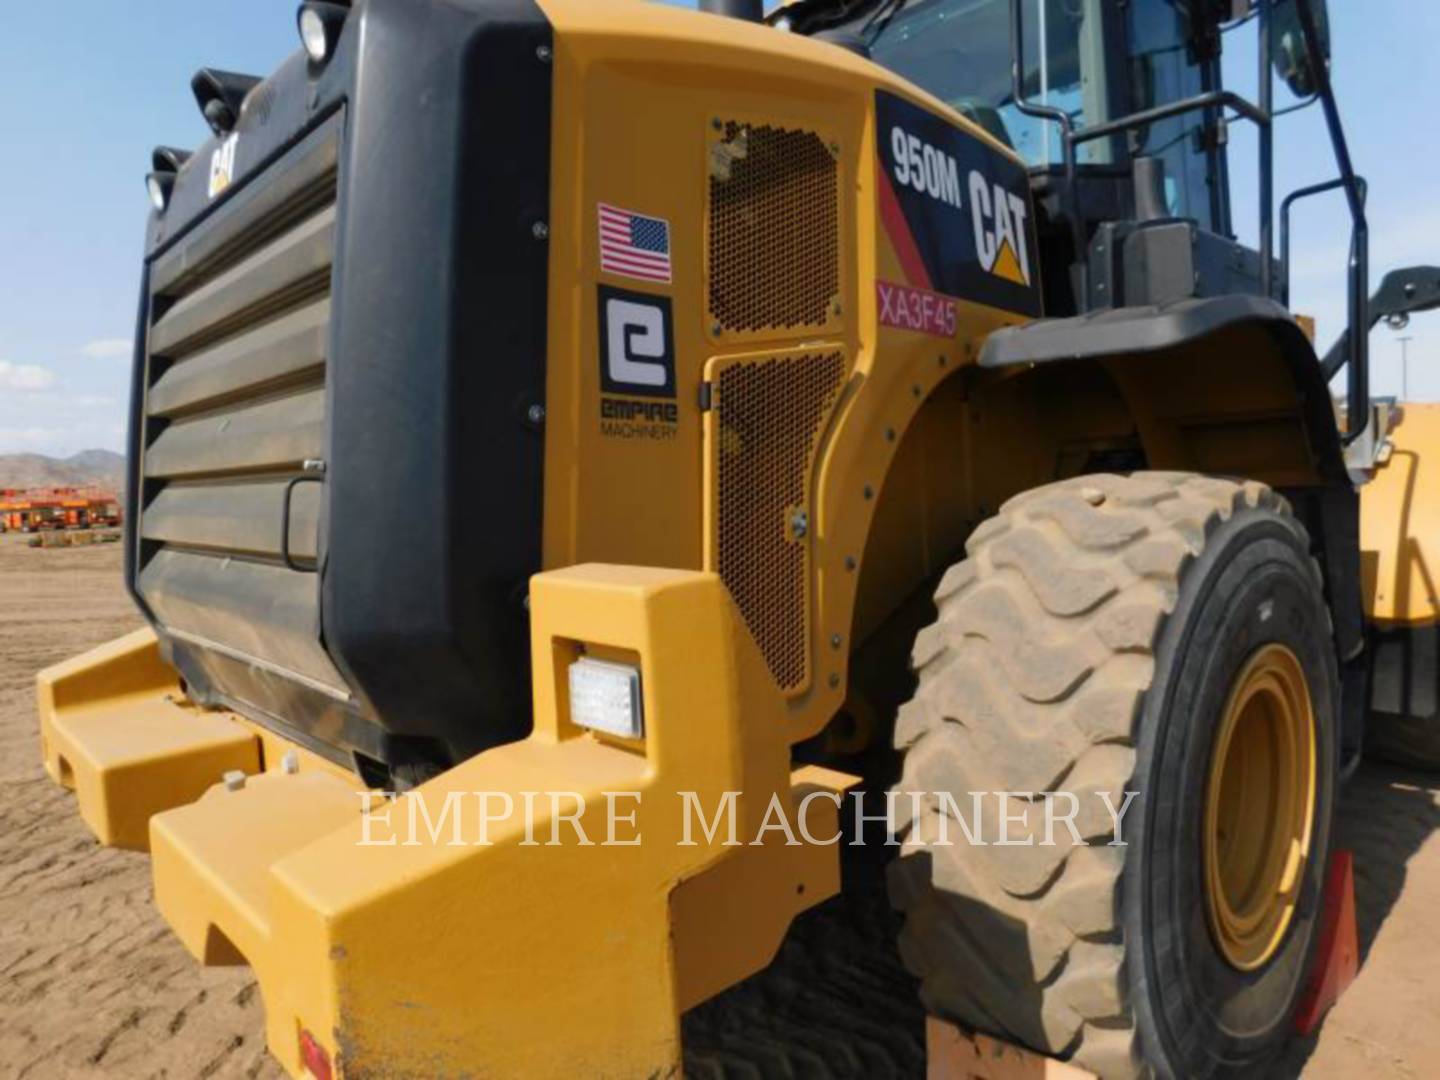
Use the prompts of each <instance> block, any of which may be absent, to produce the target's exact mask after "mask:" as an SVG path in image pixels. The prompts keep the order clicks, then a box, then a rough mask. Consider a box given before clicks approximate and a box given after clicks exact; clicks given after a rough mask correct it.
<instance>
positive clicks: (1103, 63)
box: [770, 0, 1372, 445]
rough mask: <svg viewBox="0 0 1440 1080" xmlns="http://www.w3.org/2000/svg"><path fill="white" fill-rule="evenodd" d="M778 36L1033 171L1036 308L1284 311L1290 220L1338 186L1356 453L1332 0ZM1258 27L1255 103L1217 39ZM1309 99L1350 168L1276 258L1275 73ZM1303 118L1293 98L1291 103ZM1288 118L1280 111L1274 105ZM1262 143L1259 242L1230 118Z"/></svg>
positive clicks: (827, 18) (861, 25) (836, 1)
mask: <svg viewBox="0 0 1440 1080" xmlns="http://www.w3.org/2000/svg"><path fill="white" fill-rule="evenodd" d="M770 21H771V22H772V23H773V24H774V25H776V26H777V27H781V28H785V29H789V30H791V31H794V32H796V33H802V34H807V35H810V36H813V37H816V38H820V39H823V40H829V41H832V42H834V43H836V44H839V45H842V46H843V47H846V48H849V49H851V50H853V51H855V52H858V53H860V54H862V55H864V56H866V57H868V58H869V59H871V60H873V61H874V62H876V63H878V64H881V65H883V66H885V67H887V68H889V69H891V70H892V71H894V72H895V73H896V74H898V75H900V76H902V77H904V78H905V79H907V80H909V81H910V82H912V83H914V84H916V85H917V86H919V87H921V88H923V89H925V90H928V91H929V92H930V93H932V94H933V95H935V96H936V97H938V98H940V99H941V100H942V101H944V102H946V103H947V104H949V105H950V106H951V107H952V108H953V109H955V110H956V111H957V112H959V113H961V114H962V115H964V116H967V117H968V118H969V119H971V120H973V121H974V122H975V123H977V124H978V125H979V126H980V127H982V128H984V129H986V130H987V131H989V132H990V133H991V134H992V135H994V136H995V137H996V138H997V139H999V140H1000V141H1002V142H1004V143H1006V144H1008V145H1009V146H1010V147H1012V148H1013V149H1014V150H1015V151H1016V152H1017V153H1018V154H1019V155H1020V156H1021V157H1022V158H1023V159H1024V160H1025V161H1026V162H1027V164H1028V165H1029V167H1030V181H1031V188H1032V191H1033V193H1034V195H1035V200H1036V226H1037V231H1038V235H1039V243H1040V257H1041V264H1042V282H1043V287H1044V290H1045V291H1044V304H1045V313H1046V315H1047V316H1049V317H1052V318H1054V317H1060V318H1064V317H1067V316H1083V315H1085V314H1086V313H1089V312H1095V311H1102V310H1105V309H1109V308H1115V307H1142V306H1143V307H1155V306H1162V307H1163V306H1165V305H1170V304H1175V303H1178V302H1182V301H1189V300H1201V299H1205V298H1219V297H1236V296H1241V297H1244V296H1249V297H1252V298H1254V299H1255V300H1256V301H1258V302H1260V303H1262V304H1265V305H1270V306H1273V308H1274V309H1275V310H1274V313H1275V314H1276V315H1278V316H1279V317H1281V318H1289V316H1288V314H1287V313H1285V312H1284V310H1283V305H1285V304H1286V303H1288V291H1289V288H1288V279H1289V266H1288V236H1287V233H1288V228H1287V226H1288V214H1289V210H1290V206H1291V205H1292V204H1293V203H1294V202H1295V201H1296V200H1297V199H1301V198H1305V197H1308V196H1311V195H1316V194H1319V193H1321V192H1324V191H1331V190H1336V189H1343V191H1344V193H1345V196H1346V201H1347V204H1348V207H1349V210H1350V215H1351V220H1352V243H1351V258H1350V266H1349V272H1350V281H1349V288H1350V296H1351V300H1350V310H1349V313H1348V319H1347V330H1346V333H1345V334H1344V335H1342V337H1341V339H1340V340H1339V341H1338V342H1337V343H1336V345H1335V347H1334V348H1333V349H1332V350H1331V351H1330V354H1329V355H1327V356H1326V358H1325V360H1324V362H1323V373H1324V376H1325V379H1326V380H1327V381H1328V380H1329V379H1330V378H1331V377H1333V376H1334V375H1335V374H1336V373H1337V372H1338V371H1339V370H1340V369H1341V368H1342V367H1347V366H1348V388H1347V398H1348V402H1347V415H1348V416H1349V417H1351V418H1354V419H1353V420H1352V421H1351V423H1350V424H1349V425H1348V426H1347V430H1346V432H1345V433H1344V441H1345V443H1346V445H1349V444H1350V443H1351V442H1354V441H1355V440H1357V439H1358V438H1359V437H1360V436H1361V435H1362V434H1363V431H1364V430H1365V427H1366V420H1365V419H1364V418H1366V417H1368V416H1369V415H1370V405H1369V384H1368V367H1369V357H1368V348H1367V344H1366V334H1365V333H1364V330H1365V329H1368V327H1369V325H1370V324H1371V321H1372V320H1371V319H1370V318H1369V311H1368V306H1369V297H1368V273H1369V270H1368V253H1367V232H1366V224H1365V215H1364V181H1363V179H1361V178H1360V177H1358V176H1357V175H1356V174H1355V172H1354V169H1353V168H1352V166H1351V163H1350V155H1349V150H1348V148H1347V146H1346V143H1345V137H1344V132H1343V129H1342V127H1341V124H1340V120H1339V114H1338V111H1337V108H1336V105H1335V98H1334V93H1333V90H1332V88H1331V86H1330V79H1329V70H1328V64H1329V41H1328V19H1327V16H1326V12H1325V5H1324V2H1323V0H1192V2H1189V3H1180V2H1178V0H1128V2H1125V3H1120V2H1117V0H849V2H842V0H793V2H791V3H789V4H788V5H786V6H785V7H783V8H781V9H780V10H779V11H777V12H775V13H774V14H773V15H772V16H771V20H770ZM1247 24H1253V26H1254V28H1255V33H1256V38H1257V55H1258V57H1259V58H1260V76H1259V78H1258V80H1257V83H1258V91H1259V93H1258V99H1257V101H1256V102H1251V101H1248V100H1246V99H1245V98H1242V97H1241V96H1240V95H1238V94H1236V93H1233V92H1231V91H1227V90H1226V89H1224V87H1223V85H1222V78H1221V63H1220V57H1221V50H1222V44H1223V42H1224V38H1225V36H1226V35H1227V34H1229V33H1230V32H1231V31H1233V30H1236V29H1238V28H1239V27H1241V26H1244V25H1247ZM1272 69H1273V73H1274V74H1278V75H1279V76H1280V77H1281V79H1283V81H1284V82H1285V83H1286V84H1287V85H1288V86H1289V87H1290V89H1291V91H1292V92H1294V93H1295V94H1296V96H1297V97H1298V98H1300V99H1302V100H1301V101H1300V103H1299V104H1300V105H1309V104H1313V103H1318V104H1319V105H1321V106H1322V107H1323V110H1324V113H1325V119H1326V125H1327V128H1328V129H1329V133H1330V138H1331V143H1332V145H1333V148H1334V151H1335V160H1336V165H1337V167H1338V173H1339V175H1338V176H1337V177H1336V178H1335V179H1334V180H1331V181H1328V182H1325V183H1322V184H1315V185H1311V186H1310V187H1307V188H1302V189H1300V190H1299V191H1296V192H1293V193H1291V194H1290V195H1289V196H1287V197H1286V198H1285V199H1284V200H1283V201H1282V202H1281V208H1280V219H1281V221H1280V238H1281V239H1280V249H1281V250H1280V252H1279V256H1280V257H1279V259H1278V260H1277V259H1275V258H1274V254H1273V249H1274V240H1273V232H1274V229H1273V224H1274V211H1275V207H1274V203H1275V198H1274V190H1273V183H1274V177H1273V122H1274V119H1275V118H1276V116H1278V115H1279V113H1278V112H1276V111H1275V110H1274V108H1273V107H1272V95H1273V82H1274V78H1273V74H1272ZM1296 107H1299V106H1296ZM1283 111H1289V110H1283ZM1234 119H1243V120H1245V121H1248V122H1250V123H1253V124H1254V125H1255V127H1256V130H1257V133H1258V137H1257V142H1258V163H1257V164H1258V170H1257V171H1258V173H1259V178H1258V189H1259V190H1258V195H1259V198H1258V203H1259V223H1258V224H1259V228H1258V235H1259V250H1258V251H1256V250H1255V249H1252V248H1249V247H1247V246H1245V245H1243V244H1241V243H1239V242H1238V241H1237V240H1236V238H1235V233H1234V228H1233V223H1232V220H1231V207H1230V190H1229V169H1228V163H1227V160H1226V144H1227V141H1228V139H1227V125H1228V123H1229V122H1230V121H1231V120H1234Z"/></svg>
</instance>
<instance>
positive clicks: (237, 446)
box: [137, 123, 346, 696]
mask: <svg viewBox="0 0 1440 1080" xmlns="http://www.w3.org/2000/svg"><path fill="white" fill-rule="evenodd" d="M337 142H338V125H336V124H333V123H332V124H331V125H329V126H328V127H327V128H324V129H321V130H319V131H317V132H315V133H314V134H313V135H312V136H311V137H309V138H308V139H307V140H306V141H304V142H303V143H302V144H301V145H300V146H298V147H297V148H296V149H295V150H294V151H292V153H291V154H290V155H289V156H288V157H287V158H284V159H282V160H281V162H279V163H277V164H276V165H274V166H272V167H271V168H270V169H269V170H268V171H266V172H264V173H261V174H260V175H259V176H257V177H255V178H254V179H253V180H252V181H250V182H249V183H248V184H247V185H246V187H245V188H244V189H241V190H239V191H237V192H236V193H234V195H233V196H232V197H231V198H230V200H229V202H228V203H227V205H226V206H225V207H223V208H222V212H221V213H218V214H216V215H215V217H214V218H213V219H211V220H207V221H203V222H201V223H200V224H199V225H198V226H197V227H196V229H195V230H194V231H193V234H192V235H189V236H186V237H185V238H183V239H182V240H181V241H179V242H178V243H177V244H176V245H175V246H174V247H172V248H171V249H170V250H169V251H167V252H166V253H165V254H164V255H162V256H161V257H160V258H159V259H158V260H157V261H156V262H155V264H154V265H153V266H152V269H151V296H150V326H149V331H148V335H147V341H146V346H147V367H146V392H145V401H144V406H143V413H142V422H143V424H144V444H143V448H142V452H141V469H142V480H143V485H142V501H141V505H140V512H139V517H138V527H139V535H140V538H141V541H142V543H141V559H140V565H139V567H138V580H137V584H138V587H139V590H140V593H141V595H142V596H143V597H144V599H145V601H146V603H147V604H148V606H149V607H150V609H151V610H152V611H153V612H154V614H155V616H156V617H157V619H158V620H159V621H160V623H161V624H162V626H163V627H164V629H165V630H166V631H167V632H170V633H172V634H174V635H176V636H179V637H182V638H186V639H188V640H191V641H195V642H198V643H202V644H204V645H206V646H210V647H213V648H215V649H216V650H218V651H220V652H223V653H225V654H228V655H231V656H238V657H240V658H243V659H245V660H247V661H249V662H251V663H253V664H255V665H258V666H260V667H265V668H268V669H270V670H274V671H279V672H284V673H287V674H292V675H295V676H298V677H300V679H301V680H303V681H307V682H309V683H311V684H313V685H318V686H321V687H327V688H330V689H331V690H332V691H333V692H334V693H335V694H336V695H339V696H343V695H344V694H345V693H346V691H345V683H344V680H343V679H342V677H341V676H340V674H339V672H338V671H337V670H336V669H335V668H334V666H333V665H332V663H331V662H330V659H329V657H328V656H327V655H326V653H325V650H324V646H323V645H322V644H321V641H320V614H319V586H318V580H319V579H318V577H317V575H315V574H312V573H306V572H304V568H305V567H307V566H314V565H316V564H317V563H318V561H319V559H320V556H321V551H320V538H319V522H320V509H321V503H322V488H321V485H320V484H318V483H314V482H306V483H298V484H295V485H293V486H292V485H291V481H292V479H294V478H295V477H297V476H299V475H301V473H302V472H303V471H304V468H305V463H306V462H308V461H312V460H321V459H323V458H324V457H325V446H326V416H325V385H326V370H327V352H328V338H329V326H330V279H331V268H332V262H333V255H334V238H335V222H336V206H335V200H336V191H337V183H336V178H337V172H336V170H337V164H336V163H337V160H338V157H337V155H338V151H337ZM287 502H288V503H289V507H288V520H289V535H288V536H286V537H282V528H283V527H284V522H285V521H286V518H287V508H286V503H287ZM287 554H288V556H289V561H288V564H287V559H286V555H287Z"/></svg>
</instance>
